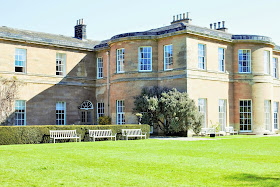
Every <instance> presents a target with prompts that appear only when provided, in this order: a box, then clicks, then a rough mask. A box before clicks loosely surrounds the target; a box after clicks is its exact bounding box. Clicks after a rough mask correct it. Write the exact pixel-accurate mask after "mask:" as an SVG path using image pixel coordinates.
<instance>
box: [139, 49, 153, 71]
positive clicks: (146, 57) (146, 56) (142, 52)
mask: <svg viewBox="0 0 280 187" xmlns="http://www.w3.org/2000/svg"><path fill="white" fill-rule="evenodd" d="M139 71H152V47H139Z"/></svg>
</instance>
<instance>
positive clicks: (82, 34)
mask: <svg viewBox="0 0 280 187" xmlns="http://www.w3.org/2000/svg"><path fill="white" fill-rule="evenodd" d="M86 27H87V26H86V25H85V24H84V19H79V20H77V25H76V26H75V38H77V39H80V40H84V39H87V33H86Z"/></svg>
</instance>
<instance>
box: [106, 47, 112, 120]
mask: <svg viewBox="0 0 280 187" xmlns="http://www.w3.org/2000/svg"><path fill="white" fill-rule="evenodd" d="M106 55H107V103H108V113H107V116H111V115H110V51H107V52H106Z"/></svg>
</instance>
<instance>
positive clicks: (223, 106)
mask: <svg viewBox="0 0 280 187" xmlns="http://www.w3.org/2000/svg"><path fill="white" fill-rule="evenodd" d="M219 125H220V129H221V131H225V130H226V129H225V127H226V125H227V100H226V99H219Z"/></svg>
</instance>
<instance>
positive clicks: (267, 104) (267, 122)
mask: <svg viewBox="0 0 280 187" xmlns="http://www.w3.org/2000/svg"><path fill="white" fill-rule="evenodd" d="M264 117H265V118H264V119H265V130H271V122H270V118H271V115H270V100H265V101H264Z"/></svg>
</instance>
